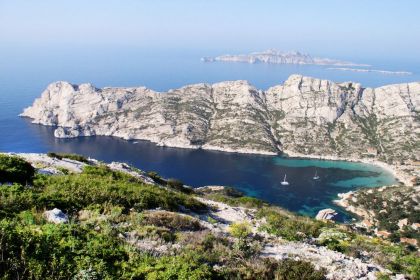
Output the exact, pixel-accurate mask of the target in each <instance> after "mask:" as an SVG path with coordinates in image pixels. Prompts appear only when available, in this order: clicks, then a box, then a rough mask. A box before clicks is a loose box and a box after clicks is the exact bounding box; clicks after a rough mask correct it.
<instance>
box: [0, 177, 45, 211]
mask: <svg viewBox="0 0 420 280" xmlns="http://www.w3.org/2000/svg"><path fill="white" fill-rule="evenodd" d="M36 198H37V194H36V193H35V192H34V191H33V190H31V189H29V188H26V187H24V186H22V185H18V184H14V185H12V186H5V185H0V218H2V217H6V216H9V217H10V216H13V215H16V214H17V213H19V212H21V211H24V210H28V209H31V208H32V207H34V206H35V201H36Z"/></svg>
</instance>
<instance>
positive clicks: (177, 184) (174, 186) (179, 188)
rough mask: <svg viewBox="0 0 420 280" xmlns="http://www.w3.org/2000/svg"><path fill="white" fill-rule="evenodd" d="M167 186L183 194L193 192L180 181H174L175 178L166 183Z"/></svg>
mask: <svg viewBox="0 0 420 280" xmlns="http://www.w3.org/2000/svg"><path fill="white" fill-rule="evenodd" d="M166 184H167V186H168V187H170V188H172V189H175V190H177V191H180V192H183V193H192V192H193V190H192V189H190V188H186V187H184V183H183V182H182V181H180V180H178V179H174V178H171V179H168V180H167V181H166Z"/></svg>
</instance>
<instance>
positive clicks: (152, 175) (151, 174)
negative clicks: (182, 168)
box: [147, 171, 166, 185]
mask: <svg viewBox="0 0 420 280" xmlns="http://www.w3.org/2000/svg"><path fill="white" fill-rule="evenodd" d="M147 176H149V177H150V178H152V179H153V180H154V181H155V182H156V183H158V184H160V185H165V184H166V180H165V179H163V178H162V177H160V176H159V174H158V173H157V172H155V171H149V172H147Z"/></svg>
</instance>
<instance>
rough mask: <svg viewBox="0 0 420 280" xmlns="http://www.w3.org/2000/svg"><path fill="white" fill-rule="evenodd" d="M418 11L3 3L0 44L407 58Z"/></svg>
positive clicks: (295, 4) (324, 4)
mask: <svg viewBox="0 0 420 280" xmlns="http://www.w3.org/2000/svg"><path fill="white" fill-rule="evenodd" d="M419 13H420V1H419V0H399V1H397V0H351V1H345V0H335V1H333V0H301V1H299V0H294V1H280V0H277V1H274V0H273V1H268V0H267V1H262V0H261V1H257V0H254V1H247V0H206V1H204V0H166V1H165V0H160V1H159V0H149V1H141V0H71V1H58V0H39V1H33V0H27V1H22V0H0V43H1V44H2V46H3V47H4V46H6V47H12V48H13V47H21V48H25V47H26V48H28V47H36V46H65V45H67V46H96V45H101V46H115V45H117V46H133V47H146V48H176V49H208V50H226V51H229V50H231V51H232V52H233V51H244V52H246V51H255V50H262V49H266V48H278V49H283V50H302V51H306V52H309V53H312V54H316V55H326V54H334V55H338V56H365V55H366V56H376V57H381V56H391V57H405V58H407V57H410V56H416V57H419V56H420V15H419Z"/></svg>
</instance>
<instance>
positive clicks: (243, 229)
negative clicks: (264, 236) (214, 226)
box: [229, 222, 251, 239]
mask: <svg viewBox="0 0 420 280" xmlns="http://www.w3.org/2000/svg"><path fill="white" fill-rule="evenodd" d="M229 232H230V234H231V235H232V236H233V237H236V238H239V239H244V238H246V237H248V236H249V235H250V234H251V226H250V225H249V223H247V222H242V223H233V224H231V225H230V227H229Z"/></svg>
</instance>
